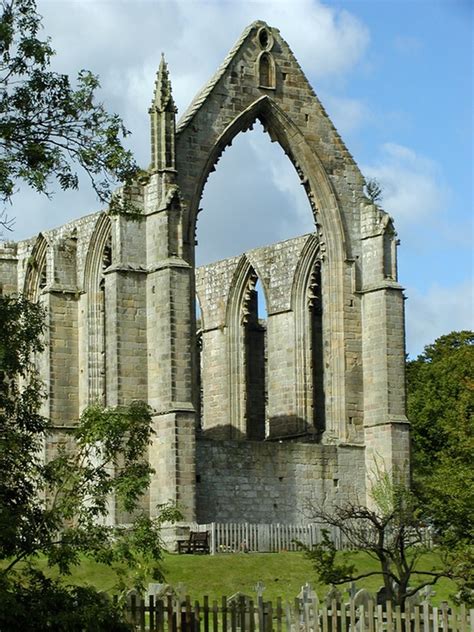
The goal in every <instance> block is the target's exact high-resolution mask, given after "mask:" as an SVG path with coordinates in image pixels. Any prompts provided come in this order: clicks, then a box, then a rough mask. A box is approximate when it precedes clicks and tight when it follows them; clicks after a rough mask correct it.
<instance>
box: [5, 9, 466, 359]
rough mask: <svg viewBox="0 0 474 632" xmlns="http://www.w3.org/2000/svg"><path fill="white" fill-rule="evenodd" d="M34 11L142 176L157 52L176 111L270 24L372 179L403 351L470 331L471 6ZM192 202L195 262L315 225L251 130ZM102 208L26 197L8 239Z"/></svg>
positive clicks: (279, 159)
mask: <svg viewBox="0 0 474 632" xmlns="http://www.w3.org/2000/svg"><path fill="white" fill-rule="evenodd" d="M38 6H39V11H40V13H42V14H43V16H44V26H45V33H46V34H48V35H51V37H52V40H53V45H54V47H55V49H56V50H57V53H58V54H57V57H56V59H55V66H56V68H57V69H58V70H60V71H62V72H68V73H70V74H75V73H76V72H77V70H79V69H80V68H84V67H85V68H89V69H91V70H92V71H94V72H96V73H97V74H99V76H100V77H101V82H102V86H103V88H102V92H101V99H102V100H103V101H104V102H105V104H106V106H107V107H108V108H109V109H111V110H114V111H117V112H118V113H119V114H121V115H122V117H123V118H124V119H125V122H126V124H127V126H128V128H129V129H130V130H131V131H132V137H131V139H130V146H131V147H132V149H133V150H134V151H135V152H136V155H137V158H138V160H139V161H140V162H141V163H142V164H143V165H144V166H146V165H147V163H148V160H149V158H148V156H149V147H148V138H149V136H148V116H147V109H148V106H149V102H150V100H151V95H152V89H153V82H154V74H155V71H156V68H157V66H158V63H159V58H160V54H161V52H162V51H164V53H165V55H166V58H167V60H168V63H169V68H170V72H171V77H172V81H173V86H174V93H175V98H176V101H177V104H178V108H179V110H180V112H181V113H182V112H183V111H184V109H185V108H186V105H187V104H188V103H189V102H190V101H191V99H192V97H193V96H194V94H195V93H196V91H197V90H198V89H199V88H200V87H201V85H202V84H203V83H205V82H206V81H207V80H208V79H209V78H210V76H211V75H212V74H213V72H214V70H215V69H216V68H217V66H218V65H219V64H220V62H221V61H222V59H223V58H224V56H225V55H226V53H227V52H228V50H229V49H230V48H231V46H232V45H233V43H234V42H235V40H236V39H237V38H238V37H239V35H240V33H241V31H242V30H243V29H244V28H245V26H246V25H247V24H249V23H250V22H252V21H253V20H255V19H264V20H266V21H267V22H268V23H269V24H270V25H271V26H275V27H277V28H279V29H280V31H281V34H282V36H283V37H284V38H285V39H286V40H287V42H288V43H289V45H290V47H291V48H292V50H293V52H294V53H295V55H296V57H297V59H298V60H299V62H300V64H301V66H302V68H303V70H304V72H305V74H306V75H307V77H308V79H309V80H310V82H311V84H312V85H313V87H314V89H315V91H316V93H317V94H318V96H319V98H320V99H321V101H322V102H323V105H324V106H325V108H326V110H327V111H328V113H329V115H330V116H331V118H332V120H333V122H334V123H335V125H336V127H337V128H338V130H339V132H340V133H341V135H342V138H343V140H344V142H345V143H346V145H347V147H348V148H349V150H350V151H351V153H352V155H353V156H354V158H355V159H356V161H357V162H358V164H359V166H360V167H361V169H362V172H363V173H364V174H365V175H367V176H371V177H377V178H378V180H379V181H380V182H381V184H382V187H383V189H384V199H383V201H382V206H383V207H384V209H385V210H387V211H388V212H389V213H390V214H392V215H393V216H394V218H395V224H396V227H397V230H398V233H399V236H400V239H401V246H400V248H399V277H400V281H401V283H402V284H403V286H404V287H405V288H406V294H407V297H408V300H407V349H408V351H409V353H410V354H411V355H412V356H413V355H415V354H417V353H419V352H420V351H421V350H422V348H423V346H424V345H425V344H428V343H430V342H432V341H433V340H434V338H436V337H437V336H439V335H442V334H443V333H448V332H449V331H451V330H453V329H461V328H472V327H473V293H472V272H473V259H472V245H473V224H472V221H473V215H472V211H473V188H472V187H473V185H472V179H473V137H474V133H473V131H474V130H473V111H474V109H473V32H474V21H473V6H474V5H473V3H472V2H471V1H470V0H469V1H464V0H439V1H433V0H418V1H417V0H412V1H404V2H403V1H396V2H395V1H392V2H389V1H385V0H377V1H373V0H367V1H358V0H354V1H339V2H331V1H327V2H319V1H318V2H317V1H314V0H292V1H290V0H281V1H279V2H272V1H254V2H245V1H238V0H233V1H229V2H202V1H197V0H196V1H191V0H167V1H166V2H160V1H156V0H154V1H152V0H142V1H140V0H135V1H134V2H132V1H127V0H122V1H117V0H115V1H112V0H109V1H97V0H81V1H79V0H77V1H75V0H39V2H38ZM236 172H237V173H239V178H238V179H237V180H236V178H235V173H236ZM202 206H203V208H204V212H203V213H202V214H201V216H200V217H201V219H200V222H199V225H198V240H199V247H198V259H199V260H200V261H209V260H213V259H216V258H221V257H226V256H230V255H234V254H238V253H239V252H242V251H244V250H245V249H248V248H251V247H254V246H257V245H261V244H264V243H271V242H273V241H276V240H279V239H285V238H288V237H291V236H294V235H296V234H301V233H303V232H306V231H307V230H311V215H310V211H309V207H308V205H307V201H306V199H305V198H304V195H303V194H302V188H301V187H300V186H299V183H298V179H297V177H296V174H295V173H294V172H293V170H292V167H291V165H290V164H289V163H288V161H287V160H286V159H285V157H284V156H283V154H282V152H281V150H280V148H279V147H278V146H276V145H274V144H270V143H269V140H268V138H267V137H266V136H265V135H264V134H263V132H261V131H259V129H258V126H257V129H256V130H255V131H254V132H252V133H247V134H244V135H240V136H239V137H238V139H236V141H235V142H234V143H233V146H232V148H230V149H228V150H227V151H226V152H225V153H224V155H223V157H222V159H221V161H220V162H219V165H218V168H217V170H216V172H215V174H213V175H212V176H211V178H210V179H209V183H208V185H207V187H206V189H205V192H204V197H203V203H202ZM98 209H99V205H98V203H97V201H96V200H95V199H94V196H93V194H92V192H91V191H90V190H89V189H88V188H87V186H86V185H84V187H83V188H81V190H80V191H79V192H78V193H77V192H76V193H58V194H57V195H55V197H54V198H53V200H52V201H49V200H46V199H44V198H40V197H39V196H37V195H35V194H33V193H31V192H29V191H25V190H21V191H20V193H18V194H17V196H16V197H15V199H14V203H13V207H12V208H11V214H13V215H15V216H16V218H17V220H16V228H15V231H14V233H13V234H12V235H8V237H11V238H13V239H22V238H25V237H29V236H31V235H33V234H35V233H37V232H38V231H39V230H41V229H45V228H48V227H53V226H56V225H59V224H62V223H65V222H66V221H68V220H70V219H72V218H74V217H80V216H81V215H84V214H87V213H90V212H93V211H95V210H98ZM229 229H230V230H229ZM229 234H230V235H231V239H228V238H226V236H227V235H229Z"/></svg>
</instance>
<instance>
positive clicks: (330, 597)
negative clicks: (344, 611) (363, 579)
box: [324, 586, 342, 606]
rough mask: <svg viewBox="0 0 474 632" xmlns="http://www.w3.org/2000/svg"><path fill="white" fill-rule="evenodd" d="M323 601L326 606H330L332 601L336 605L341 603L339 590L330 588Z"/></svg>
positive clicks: (334, 587)
mask: <svg viewBox="0 0 474 632" xmlns="http://www.w3.org/2000/svg"><path fill="white" fill-rule="evenodd" d="M324 601H325V603H326V605H327V606H330V605H331V604H332V602H333V601H335V602H336V603H341V602H342V592H341V591H340V590H339V588H336V586H332V588H331V589H330V590H329V592H328V593H327V594H326V596H325V597H324Z"/></svg>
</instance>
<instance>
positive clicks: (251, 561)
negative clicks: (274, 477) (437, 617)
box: [39, 552, 455, 604]
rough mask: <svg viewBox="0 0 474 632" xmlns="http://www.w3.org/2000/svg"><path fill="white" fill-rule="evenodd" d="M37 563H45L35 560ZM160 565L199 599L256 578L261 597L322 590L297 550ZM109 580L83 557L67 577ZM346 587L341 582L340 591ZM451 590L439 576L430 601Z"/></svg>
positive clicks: (364, 567)
mask: <svg viewBox="0 0 474 632" xmlns="http://www.w3.org/2000/svg"><path fill="white" fill-rule="evenodd" d="M351 557H353V559H354V561H356V562H357V566H358V569H359V570H360V571H362V572H364V571H368V570H374V569H375V568H376V566H375V563H374V562H373V561H372V560H371V559H370V558H369V557H368V556H367V555H366V554H363V553H353V554H352V556H351ZM435 562H436V553H429V554H427V555H426V556H425V557H424V559H423V566H424V567H425V568H426V569H427V570H429V569H431V568H432V567H433V566H434V564H435ZM39 564H40V565H41V566H42V567H43V568H44V567H45V564H44V562H42V561H41V560H39ZM163 570H164V574H165V577H166V581H167V582H168V583H169V584H171V585H173V586H175V587H176V586H178V585H179V584H181V589H182V590H184V591H185V592H186V594H189V595H190V596H191V598H192V599H201V598H202V597H203V596H204V595H208V596H209V598H210V599H211V600H212V599H220V598H221V597H222V596H223V595H225V596H227V597H230V596H231V595H233V594H234V593H236V592H238V591H240V592H243V593H245V594H248V595H250V596H255V584H256V583H257V581H261V582H263V584H264V585H265V590H264V594H263V595H264V599H265V600H274V599H276V597H282V598H283V599H285V600H286V599H288V600H291V599H294V598H295V597H296V596H297V594H298V593H299V591H300V589H301V586H302V585H303V584H305V583H306V582H309V583H311V585H312V586H313V588H314V589H315V590H316V592H317V594H318V596H320V597H323V596H324V595H325V593H326V592H327V590H328V587H327V586H324V585H323V584H318V582H317V581H316V575H315V572H314V571H313V570H312V568H311V564H310V562H309V561H308V560H307V559H305V558H304V556H303V554H302V553H289V552H285V553H247V554H245V553H229V554H221V555H215V556H209V555H171V554H166V555H165V558H164V563H163ZM115 581H116V580H115V577H114V574H113V572H112V571H111V569H110V568H108V567H106V566H103V565H101V564H96V563H94V562H91V561H89V560H84V561H83V562H82V564H81V565H80V566H78V567H76V568H75V569H73V573H72V575H71V576H70V578H68V583H77V584H93V585H94V586H96V587H97V588H98V589H100V590H105V591H107V592H113V588H114V584H115ZM381 585H382V581H381V578H380V577H371V578H368V579H365V580H363V581H358V582H357V586H358V587H364V588H367V589H368V590H371V591H374V592H375V591H376V590H377V589H378V588H379V587H380V586H381ZM347 588H348V586H343V587H342V589H343V590H347ZM454 589H455V587H454V584H453V583H452V582H451V581H449V580H441V581H440V582H438V584H437V585H436V586H435V591H436V595H435V596H434V597H433V598H432V603H433V604H437V603H440V602H441V601H443V600H446V601H450V598H449V595H450V594H452V593H453V592H454ZM346 595H347V593H346Z"/></svg>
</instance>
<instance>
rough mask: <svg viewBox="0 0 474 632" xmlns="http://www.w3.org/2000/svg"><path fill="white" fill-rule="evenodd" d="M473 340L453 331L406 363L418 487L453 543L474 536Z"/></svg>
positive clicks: (443, 534)
mask: <svg viewBox="0 0 474 632" xmlns="http://www.w3.org/2000/svg"><path fill="white" fill-rule="evenodd" d="M473 343H474V333H473V332H470V331H461V332H452V333H450V334H448V335H446V336H441V337H440V338H438V339H437V340H436V341H435V342H434V343H433V344H432V345H428V346H427V347H425V350H424V352H423V353H422V354H421V355H419V356H418V358H417V359H416V360H412V361H409V362H408V364H407V391H408V418H409V419H410V421H411V424H412V447H413V450H412V454H413V456H412V462H413V478H414V484H415V489H416V492H417V494H418V496H419V497H420V498H421V500H422V502H423V504H424V506H425V508H426V513H427V516H428V517H429V520H430V523H431V524H433V526H434V528H435V531H436V532H437V533H438V535H439V538H441V539H442V540H443V542H444V543H446V544H450V545H451V546H453V545H456V546H459V545H460V543H462V542H469V541H471V542H472V541H473V540H474V470H473V468H472V455H473V454H474V432H473V430H474V424H473V411H474V344H473ZM462 556H463V557H464V556H465V552H464V553H463V554H462Z"/></svg>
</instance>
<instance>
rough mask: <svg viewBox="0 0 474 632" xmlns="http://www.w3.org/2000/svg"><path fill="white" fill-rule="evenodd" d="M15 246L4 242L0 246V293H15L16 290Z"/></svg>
mask: <svg viewBox="0 0 474 632" xmlns="http://www.w3.org/2000/svg"><path fill="white" fill-rule="evenodd" d="M17 265H18V258H17V246H16V244H13V243H12V244H9V243H5V244H2V245H1V246H0V295H2V294H3V295H5V296H8V295H9V294H15V293H16V292H17V291H18V290H17V283H18V281H17V276H18V272H17Z"/></svg>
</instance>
